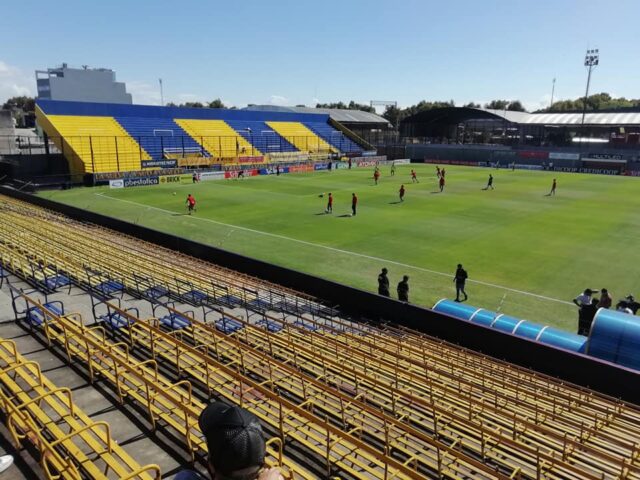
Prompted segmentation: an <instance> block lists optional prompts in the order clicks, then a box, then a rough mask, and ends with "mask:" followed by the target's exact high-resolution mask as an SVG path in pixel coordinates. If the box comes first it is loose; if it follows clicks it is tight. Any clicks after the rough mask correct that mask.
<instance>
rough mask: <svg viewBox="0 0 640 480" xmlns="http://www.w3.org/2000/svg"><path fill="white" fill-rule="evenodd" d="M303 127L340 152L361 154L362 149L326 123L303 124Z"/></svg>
mask: <svg viewBox="0 0 640 480" xmlns="http://www.w3.org/2000/svg"><path fill="white" fill-rule="evenodd" d="M303 125H304V126H305V127H307V128H308V129H309V130H311V131H312V132H313V133H315V134H316V135H318V136H319V137H320V138H322V139H323V140H324V141H325V142H327V143H328V144H330V145H331V146H332V147H335V148H336V149H338V150H339V151H340V152H349V153H361V152H362V151H363V149H362V147H361V146H360V145H358V144H357V143H356V142H354V141H353V140H351V139H350V138H349V137H347V136H346V135H345V134H344V133H342V132H341V131H340V130H336V129H335V128H333V127H332V126H331V125H329V124H328V123H327V122H304V123H303Z"/></svg>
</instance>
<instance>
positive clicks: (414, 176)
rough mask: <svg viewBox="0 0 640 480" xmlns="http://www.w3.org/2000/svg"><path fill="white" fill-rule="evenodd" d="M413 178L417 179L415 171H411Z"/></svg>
mask: <svg viewBox="0 0 640 480" xmlns="http://www.w3.org/2000/svg"><path fill="white" fill-rule="evenodd" d="M411 176H412V177H413V178H416V172H414V171H413V170H411Z"/></svg>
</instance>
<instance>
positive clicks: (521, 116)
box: [478, 108, 640, 125]
mask: <svg viewBox="0 0 640 480" xmlns="http://www.w3.org/2000/svg"><path fill="white" fill-rule="evenodd" d="M478 110H482V111H485V112H489V113H491V114H493V115H497V116H498V117H501V118H504V119H506V120H507V121H508V122H514V123H522V124H528V125H581V124H582V113H526V112H510V111H508V110H507V111H505V110H489V109H484V108H479V109H478ZM584 124H585V125H640V112H618V113H611V112H608V113H600V112H591V113H587V114H586V115H585V117H584Z"/></svg>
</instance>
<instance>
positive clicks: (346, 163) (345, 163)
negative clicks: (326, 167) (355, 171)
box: [333, 162, 349, 170]
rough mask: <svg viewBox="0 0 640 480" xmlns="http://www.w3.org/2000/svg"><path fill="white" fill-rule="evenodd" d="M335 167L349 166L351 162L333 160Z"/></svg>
mask: <svg viewBox="0 0 640 480" xmlns="http://www.w3.org/2000/svg"><path fill="white" fill-rule="evenodd" d="M333 167H334V168H335V169H336V170H338V169H343V168H349V162H333Z"/></svg>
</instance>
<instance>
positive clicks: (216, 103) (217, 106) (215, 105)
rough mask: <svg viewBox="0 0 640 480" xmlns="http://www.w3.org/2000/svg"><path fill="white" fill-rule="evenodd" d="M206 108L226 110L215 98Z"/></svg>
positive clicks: (220, 101)
mask: <svg viewBox="0 0 640 480" xmlns="http://www.w3.org/2000/svg"><path fill="white" fill-rule="evenodd" d="M207 106H208V107H209V108H227V107H225V105H224V103H222V100H220V99H219V98H216V99H215V100H213V101H211V102H209V104H208V105H207Z"/></svg>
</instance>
